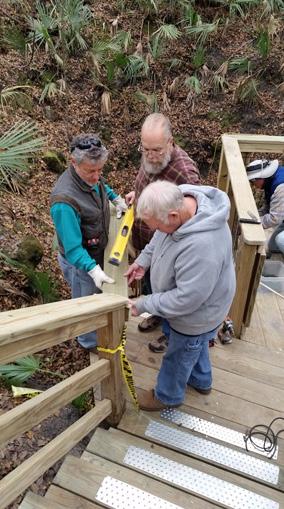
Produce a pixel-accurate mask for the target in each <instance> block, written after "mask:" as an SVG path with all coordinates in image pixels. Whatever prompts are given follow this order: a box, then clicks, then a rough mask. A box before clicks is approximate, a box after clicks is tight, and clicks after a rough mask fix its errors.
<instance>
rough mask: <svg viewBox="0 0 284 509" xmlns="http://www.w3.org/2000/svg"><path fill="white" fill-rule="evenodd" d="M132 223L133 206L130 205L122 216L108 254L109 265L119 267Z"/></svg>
mask: <svg viewBox="0 0 284 509" xmlns="http://www.w3.org/2000/svg"><path fill="white" fill-rule="evenodd" d="M133 222H134V208H133V205H131V207H129V208H128V209H127V211H126V213H125V215H124V218H123V220H122V223H121V225H120V228H119V232H118V234H117V236H116V239H115V242H114V245H113V248H112V250H111V252H110V256H109V263H111V264H112V265H119V264H120V262H121V260H122V258H123V255H124V251H125V248H126V246H127V242H128V239H129V235H130V232H131V229H132V226H133Z"/></svg>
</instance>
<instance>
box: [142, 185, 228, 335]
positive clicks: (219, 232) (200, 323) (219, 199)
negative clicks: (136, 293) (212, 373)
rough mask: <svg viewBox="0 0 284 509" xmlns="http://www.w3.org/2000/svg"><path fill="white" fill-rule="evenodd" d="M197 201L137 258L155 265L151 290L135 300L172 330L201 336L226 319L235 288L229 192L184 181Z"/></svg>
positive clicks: (186, 190)
mask: <svg viewBox="0 0 284 509" xmlns="http://www.w3.org/2000/svg"><path fill="white" fill-rule="evenodd" d="M179 188H180V189H181V191H182V192H183V194H184V195H185V196H186V195H190V196H193V197H194V198H195V199H196V200H197V205H198V208H197V212H196V214H195V215H194V216H193V217H192V218H191V219H189V220H188V221H186V222H185V223H184V224H182V225H181V226H180V227H179V228H178V229H177V230H175V231H174V232H173V233H172V234H167V233H163V232H160V231H159V230H157V231H156V232H155V234H154V236H153V238H152V240H151V242H150V243H149V244H147V246H146V247H145V249H144V250H143V251H142V252H141V254H140V255H139V256H138V258H137V259H136V263H138V264H139V265H140V266H142V267H143V268H144V269H148V268H149V267H150V269H151V286H152V291H153V293H152V295H147V296H146V297H142V298H140V299H138V300H137V301H136V306H137V309H138V313H139V314H141V313H143V312H145V311H147V312H148V313H151V314H153V315H158V316H161V317H163V318H166V319H167V320H168V321H169V323H170V326H171V328H172V329H174V330H176V331H177V332H180V333H182V334H189V335H193V336H195V335H199V334H203V333H205V332H209V331H211V330H213V329H215V328H216V327H218V326H219V325H220V324H221V323H222V322H223V320H224V319H225V318H226V315H227V314H228V311H229V309H230V306H231V303H232V300H233V297H234V294H235V288H236V281H235V269H234V263H233V256H232V238H231V232H230V229H229V226H228V224H227V219H228V216H229V210H230V201H229V199H228V196H227V195H226V194H225V193H223V192H222V191H220V190H219V189H215V188H213V187H208V186H193V185H189V184H184V185H181V186H179Z"/></svg>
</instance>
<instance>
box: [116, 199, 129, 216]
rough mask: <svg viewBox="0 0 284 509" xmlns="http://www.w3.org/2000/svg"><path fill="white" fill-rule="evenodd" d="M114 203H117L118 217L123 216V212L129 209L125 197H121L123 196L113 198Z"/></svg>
mask: <svg viewBox="0 0 284 509" xmlns="http://www.w3.org/2000/svg"><path fill="white" fill-rule="evenodd" d="M112 203H113V204H114V205H115V210H116V217H117V219H120V218H121V216H122V213H123V212H125V211H126V210H127V209H128V207H127V205H126V203H125V200H124V198H121V196H117V198H115V199H114V200H112Z"/></svg>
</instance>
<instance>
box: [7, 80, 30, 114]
mask: <svg viewBox="0 0 284 509" xmlns="http://www.w3.org/2000/svg"><path fill="white" fill-rule="evenodd" d="M28 88H32V87H31V86H30V85H16V86H14V87H7V88H2V90H1V92H0V104H1V107H2V108H3V109H4V108H5V107H6V106H7V105H8V104H11V105H13V106H19V107H22V108H29V107H31V99H30V97H29V96H28V95H27V94H26V93H25V92H24V90H25V89H28Z"/></svg>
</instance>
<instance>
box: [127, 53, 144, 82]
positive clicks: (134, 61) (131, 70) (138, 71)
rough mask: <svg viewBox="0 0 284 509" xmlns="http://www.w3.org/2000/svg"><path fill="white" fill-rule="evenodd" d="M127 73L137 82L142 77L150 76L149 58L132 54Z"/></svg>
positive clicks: (131, 79) (130, 78)
mask: <svg viewBox="0 0 284 509" xmlns="http://www.w3.org/2000/svg"><path fill="white" fill-rule="evenodd" d="M125 74H126V77H127V79H128V80H129V81H131V82H132V83H135V82H136V80H137V79H138V78H140V77H143V76H148V74H149V64H148V62H147V60H146V59H145V58H143V57H142V56H140V55H130V56H129V58H128V63H127V65H126V67H125Z"/></svg>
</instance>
